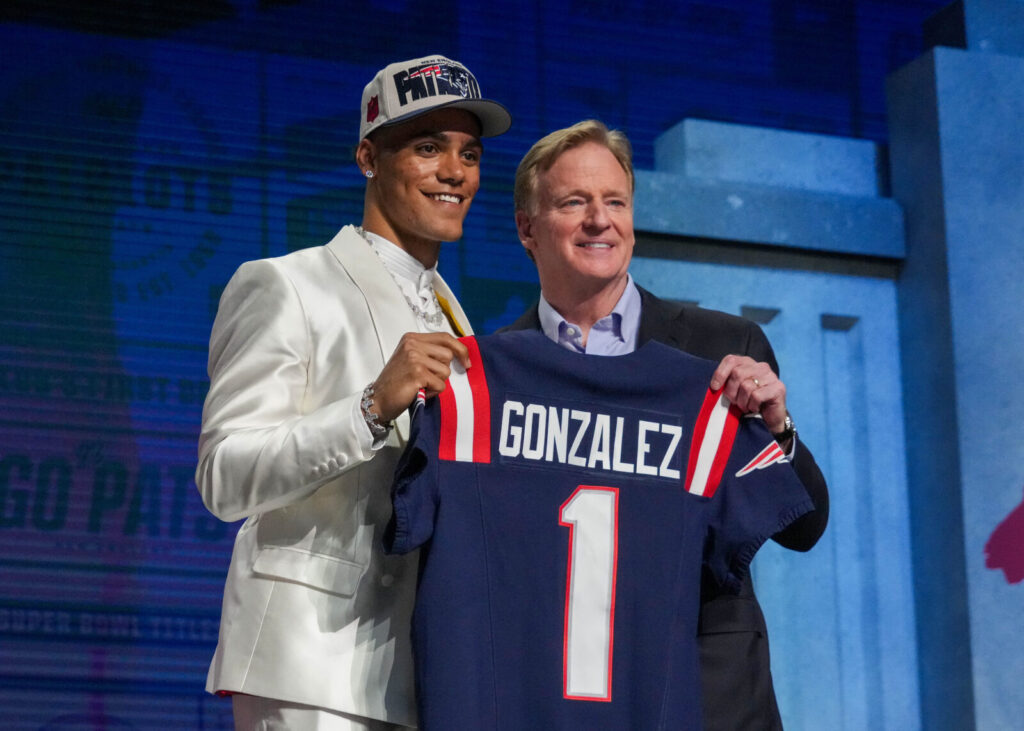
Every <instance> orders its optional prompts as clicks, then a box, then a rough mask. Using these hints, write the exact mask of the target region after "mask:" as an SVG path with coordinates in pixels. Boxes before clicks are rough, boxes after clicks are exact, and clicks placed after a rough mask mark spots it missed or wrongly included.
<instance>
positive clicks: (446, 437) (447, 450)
mask: <svg viewBox="0 0 1024 731" xmlns="http://www.w3.org/2000/svg"><path fill="white" fill-rule="evenodd" d="M437 398H438V401H439V403H440V406H441V426H440V430H441V435H440V439H439V443H438V445H437V456H438V458H440V459H447V460H454V459H455V437H456V434H457V433H458V428H459V408H458V405H457V404H456V403H455V395H454V394H453V393H452V388H451V384H449V383H448V382H447V381H446V382H445V384H444V390H443V391H441V393H440V394H438V396H437Z"/></svg>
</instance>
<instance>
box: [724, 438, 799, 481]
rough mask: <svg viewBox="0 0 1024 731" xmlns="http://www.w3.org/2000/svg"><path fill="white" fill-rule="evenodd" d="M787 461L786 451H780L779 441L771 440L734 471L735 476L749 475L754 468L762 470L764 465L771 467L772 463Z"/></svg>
mask: <svg viewBox="0 0 1024 731" xmlns="http://www.w3.org/2000/svg"><path fill="white" fill-rule="evenodd" d="M788 461H789V460H788V459H787V458H786V453H785V452H783V451H782V447H780V446H779V443H778V442H776V441H772V442H771V444H769V445H768V446H767V447H765V448H764V449H762V450H761V451H760V452H758V454H757V456H756V457H754V458H753V459H752V460H750V461H749V462H747V463H746V464H745V465H744V466H743V468H742V469H741V470H740V471H739V472H737V473H736V476H737V477H743V475H749V474H750V473H751V472H753V471H754V470H763V469H764V468H765V467H771V466H772V465H773V464H778V463H780V462H788Z"/></svg>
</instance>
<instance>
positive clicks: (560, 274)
mask: <svg viewBox="0 0 1024 731" xmlns="http://www.w3.org/2000/svg"><path fill="white" fill-rule="evenodd" d="M633 190H634V178H633V167H632V159H631V150H630V145H629V141H628V140H627V139H626V137H625V136H624V135H623V134H622V133H621V132H617V131H609V130H608V128H607V127H605V126H604V125H603V124H602V123H600V122H597V121H594V120H588V121H584V122H580V123H579V124H576V125H573V126H572V127H569V128H567V129H563V130H558V131H556V132H553V133H551V134H550V135H548V136H546V137H544V138H543V139H541V140H540V141H539V142H537V143H536V144H535V145H534V146H533V147H532V148H531V149H530V151H529V152H528V153H527V154H526V156H525V157H524V158H523V160H522V162H521V163H520V164H519V168H518V170H517V171H516V181H515V208H516V214H515V215H516V228H517V230H518V232H519V238H520V241H521V242H522V244H523V246H524V247H525V248H526V251H527V254H528V255H529V256H530V258H531V259H533V261H534V263H536V265H537V273H538V275H539V278H540V284H541V298H540V301H539V302H538V304H537V305H535V306H534V307H532V308H531V309H529V310H528V311H527V312H526V313H525V314H524V315H523V316H522V317H520V318H519V320H517V321H516V322H515V323H514V324H513V325H511V326H510V328H511V329H526V328H533V329H539V330H542V331H543V332H544V333H545V334H546V335H547V336H548V337H549V338H551V339H552V340H554V341H555V342H557V343H559V344H561V345H563V346H564V347H566V348H570V349H572V350H576V351H577V352H580V353H593V354H596V355H618V354H624V353H630V352H632V351H634V350H635V349H636V348H638V347H639V346H641V345H643V344H644V343H646V342H647V341H649V340H657V341H659V342H662V343H665V344H667V345H670V346H672V347H674V348H678V349H679V350H683V351H685V352H687V353H690V354H692V355H696V356H700V357H702V358H707V359H710V360H714V361H720V363H719V366H718V368H717V370H716V371H715V373H714V375H713V377H712V382H711V384H710V386H711V388H713V389H717V388H718V387H719V386H724V389H725V390H724V393H725V395H726V396H727V397H728V398H729V399H730V400H731V401H732V402H733V403H734V404H736V405H737V406H739V407H740V408H741V409H743V410H744V411H746V412H748V413H759V414H760V415H761V416H762V418H763V419H764V421H765V424H766V425H767V426H768V428H769V429H770V430H771V432H772V434H774V435H775V437H776V439H777V440H778V442H779V444H780V445H781V446H782V448H783V449H784V450H786V452H787V454H788V455H789V457H790V459H791V462H792V464H793V469H794V470H795V471H796V473H797V475H798V477H799V478H800V480H801V482H802V483H803V485H804V487H805V488H806V490H807V492H808V494H809V495H810V496H811V499H812V500H813V501H814V505H815V510H814V511H813V512H812V513H808V514H807V515H805V516H804V517H803V518H801V519H799V520H798V521H796V522H795V523H793V524H792V525H790V526H789V527H788V528H787V529H786V530H784V531H782V532H781V533H778V534H777V535H775V536H773V538H774V540H776V541H777V542H778V543H780V544H781V545H783V546H785V547H786V548H791V549H794V550H798V551H806V550H808V549H810V548H811V547H812V546H813V545H814V544H815V543H816V542H817V540H818V538H819V537H820V536H821V534H822V533H823V532H824V530H825V525H826V523H827V521H828V488H827V486H826V484H825V479H824V477H823V476H822V474H821V471H820V470H819V469H818V466H817V464H816V463H815V461H814V457H813V456H812V454H811V452H810V450H808V449H807V447H806V446H805V445H804V444H803V443H802V442H800V443H797V436H796V429H795V428H794V426H793V421H792V419H791V418H790V415H789V412H788V410H787V409H786V387H785V385H784V384H783V382H782V381H781V380H780V379H779V377H778V372H779V368H778V363H777V362H776V360H775V355H774V353H773V352H772V348H771V345H770V344H769V343H768V339H767V338H766V337H765V335H764V333H763V332H762V331H761V329H760V327H758V326H757V325H756V324H755V323H753V322H750V321H748V320H745V319H743V318H740V317H736V316H733V315H728V314H725V313H723V312H716V311H713V310H705V309H701V308H699V307H687V306H680V305H677V304H674V303H671V302H666V301H664V300H661V299H658V298H657V297H655V296H654V295H652V294H651V293H649V292H647V291H645V290H643V289H641V288H640V287H638V286H636V285H635V284H634V283H633V280H632V278H631V277H630V275H629V271H628V269H629V262H630V260H631V258H632V255H633V245H634V242H635V237H634V233H633ZM700 646H701V674H702V685H703V698H704V722H705V728H707V729H714V730H718V729H721V730H722V731H725V730H728V731H737V730H738V729H751V730H754V729H756V730H758V731H760V730H761V729H779V728H781V727H782V722H781V719H780V717H779V711H778V706H777V705H776V702H775V692H774V689H773V688H772V680H771V671H770V669H769V657H768V638H767V632H766V629H765V622H764V617H763V615H762V613H761V608H760V606H759V605H758V603H757V599H756V597H755V596H754V592H753V588H752V585H751V583H750V581H749V580H748V581H747V582H746V583H745V584H744V586H743V590H742V591H741V593H740V594H739V595H738V596H734V595H728V594H724V593H722V592H720V591H719V589H718V587H717V586H715V584H714V582H713V581H711V580H705V581H704V585H703V586H702V589H701V622H700Z"/></svg>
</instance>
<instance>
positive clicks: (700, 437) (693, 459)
mask: <svg viewBox="0 0 1024 731" xmlns="http://www.w3.org/2000/svg"><path fill="white" fill-rule="evenodd" d="M721 391H722V389H718V390H717V391H712V390H710V389H708V392H707V393H706V394H705V395H704V403H703V404H702V405H701V407H700V413H698V414H697V423H696V424H694V426H693V438H692V439H691V440H690V459H689V461H688V462H687V464H686V482H685V483H684V484H685V486H686V489H687V490H689V489H690V485H691V484H693V473H694V472H695V471H696V469H697V458H698V457H699V456H700V445H701V444H703V443H704V434H705V432H707V429H708V421H709V420H710V419H711V412H712V411H714V410H715V405H716V404H717V403H718V394H720V393H721Z"/></svg>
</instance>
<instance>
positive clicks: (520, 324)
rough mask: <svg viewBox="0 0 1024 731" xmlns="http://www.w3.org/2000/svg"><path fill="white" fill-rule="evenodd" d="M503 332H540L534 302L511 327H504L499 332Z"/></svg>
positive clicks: (538, 318) (538, 316) (538, 317)
mask: <svg viewBox="0 0 1024 731" xmlns="http://www.w3.org/2000/svg"><path fill="white" fill-rule="evenodd" d="M505 330H540V315H539V314H538V313H537V303H536V302H534V303H533V306H532V307H530V309H528V310H527V311H526V312H524V313H523V314H522V315H520V316H519V319H518V320H516V321H515V322H513V323H512V324H511V325H506V326H505V327H503V328H501V330H499V332H503V331H505Z"/></svg>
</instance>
